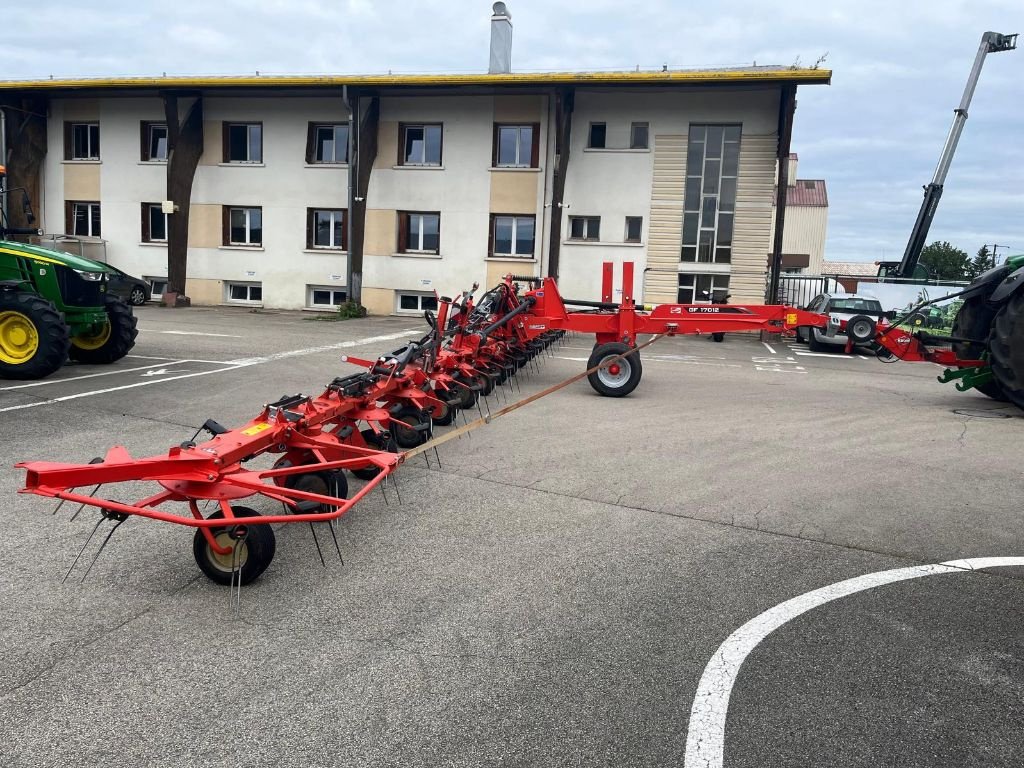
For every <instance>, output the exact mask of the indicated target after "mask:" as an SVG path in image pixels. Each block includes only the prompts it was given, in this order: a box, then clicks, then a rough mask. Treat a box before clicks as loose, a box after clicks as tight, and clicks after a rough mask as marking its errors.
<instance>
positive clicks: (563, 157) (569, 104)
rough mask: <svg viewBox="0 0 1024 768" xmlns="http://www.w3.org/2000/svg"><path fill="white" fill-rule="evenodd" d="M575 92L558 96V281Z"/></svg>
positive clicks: (552, 245) (553, 239)
mask: <svg viewBox="0 0 1024 768" xmlns="http://www.w3.org/2000/svg"><path fill="white" fill-rule="evenodd" d="M575 97H576V89H574V88H562V89H560V90H559V91H558V92H557V93H556V94H555V172H554V178H553V179H552V184H551V232H550V238H549V240H548V276H549V277H554V278H557V277H558V266H559V263H558V262H559V256H560V252H561V245H562V199H563V197H564V195H565V176H566V174H567V173H568V172H569V149H570V146H569V145H570V143H571V140H570V137H571V135H572V110H573V104H574V102H575Z"/></svg>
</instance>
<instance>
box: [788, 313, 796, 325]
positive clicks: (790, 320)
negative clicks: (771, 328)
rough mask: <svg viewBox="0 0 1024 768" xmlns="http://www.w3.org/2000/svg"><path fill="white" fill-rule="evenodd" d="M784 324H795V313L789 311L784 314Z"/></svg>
mask: <svg viewBox="0 0 1024 768" xmlns="http://www.w3.org/2000/svg"><path fill="white" fill-rule="evenodd" d="M786 325H796V313H795V312H790V313H789V314H788V315H786Z"/></svg>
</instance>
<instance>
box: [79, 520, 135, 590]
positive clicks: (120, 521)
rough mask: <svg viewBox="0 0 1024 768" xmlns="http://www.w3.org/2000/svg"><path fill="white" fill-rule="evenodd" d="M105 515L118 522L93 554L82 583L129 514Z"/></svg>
mask: <svg viewBox="0 0 1024 768" xmlns="http://www.w3.org/2000/svg"><path fill="white" fill-rule="evenodd" d="M103 517H104V519H107V518H110V519H113V520H117V522H116V523H114V525H113V527H112V528H111V529H110V532H109V533H107V537H106V538H105V539H103V543H102V544H100V548H99V549H97V550H96V554H95V555H93V558H92V561H91V562H90V563H89V567H88V568H86V569H85V573H83V574H82V581H81V583H82V584H84V583H85V579H86V577H87V576H88V575H89V571H91V570H92V567H93V566H94V565H96V561H97V560H99V559H100V555H101V554H102V553H103V550H104V548H105V547H106V546H107V543H108V542H109V541H110V537H111V536H113V535H114V531H116V530H117V529H118V528H120V527H121V523H123V522H124V521H125V520H127V519H128V515H122V516H117V515H107V514H105V515H104V516H103ZM101 522H102V521H101Z"/></svg>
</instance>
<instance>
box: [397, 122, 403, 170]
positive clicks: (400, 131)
mask: <svg viewBox="0 0 1024 768" xmlns="http://www.w3.org/2000/svg"><path fill="white" fill-rule="evenodd" d="M395 165H405V123H399V124H398V157H397V158H396V160H395Z"/></svg>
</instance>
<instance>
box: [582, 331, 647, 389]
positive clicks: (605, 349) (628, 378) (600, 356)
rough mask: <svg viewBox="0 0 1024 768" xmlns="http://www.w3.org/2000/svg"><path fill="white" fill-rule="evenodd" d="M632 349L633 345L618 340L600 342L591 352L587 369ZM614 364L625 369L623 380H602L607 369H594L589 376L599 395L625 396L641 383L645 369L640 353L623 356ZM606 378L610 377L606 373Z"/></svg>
mask: <svg viewBox="0 0 1024 768" xmlns="http://www.w3.org/2000/svg"><path fill="white" fill-rule="evenodd" d="M631 349H633V347H630V346H629V345H628V344H623V343H621V342H618V341H613V342H609V343H608V344H600V345H598V346H596V347H594V351H593V352H591V353H590V359H589V360H587V369H588V370H589V369H591V368H593V367H594V366H595V365H600V364H601V362H602V361H604V360H607V359H608V358H609V357H614V356H615V355H621V354H624V353H626V352H629V350H631ZM614 365H618V366H619V367H620V370H622V369H625V376H624V377H622V379H621V382H618V381H616V382H615V383H612V382H610V381H602V378H601V377H602V374H603V373H604V370H607V369H603V370H601V371H594V372H593V373H591V374H590V375H589V376H587V381H589V382H590V386H591V387H593V388H594V391H595V392H597V393H598V394H599V395H603V396H604V397H625V396H626V395H628V394H629V393H630V392H632V391H633V390H634V389H636V387H637V384H639V383H640V378H641V377H642V376H643V372H644V371H643V364H642V363H641V362H640V353H639V352H634V353H633V354H632V355H630V356H629V357H624V358H622V359H621V360H619V361H618V362H617V363H615V364H614ZM604 378H605V379H607V378H609V377H608V375H605V377H604Z"/></svg>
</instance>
